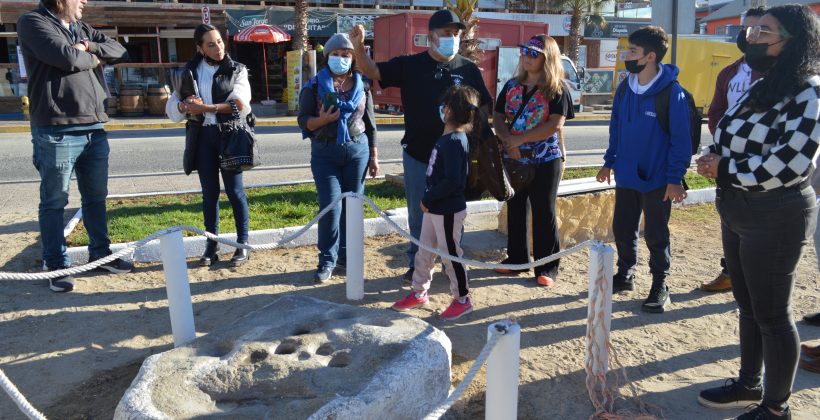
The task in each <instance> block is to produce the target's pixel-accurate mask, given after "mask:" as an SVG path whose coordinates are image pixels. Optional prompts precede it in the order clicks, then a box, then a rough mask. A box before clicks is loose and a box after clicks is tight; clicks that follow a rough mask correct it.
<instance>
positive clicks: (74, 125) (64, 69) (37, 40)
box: [17, 0, 133, 292]
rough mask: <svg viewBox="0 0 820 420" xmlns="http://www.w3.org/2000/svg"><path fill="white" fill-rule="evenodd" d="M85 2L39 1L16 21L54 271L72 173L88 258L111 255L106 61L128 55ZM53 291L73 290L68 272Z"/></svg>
mask: <svg viewBox="0 0 820 420" xmlns="http://www.w3.org/2000/svg"><path fill="white" fill-rule="evenodd" d="M86 1H87V0H42V2H41V3H40V7H39V8H38V9H37V10H33V11H31V12H28V13H26V14H24V15H22V16H20V19H18V20H17V28H18V37H17V39H18V40H19V42H20V46H21V48H22V50H23V58H24V60H25V65H26V69H27V70H28V77H29V82H28V92H29V97H30V100H31V135H32V143H33V145H34V159H33V160H34V166H35V167H36V168H37V170H38V171H39V172H40V210H39V220H40V237H41V241H42V245H43V260H44V261H45V264H46V266H47V267H48V269H49V270H58V269H62V268H66V267H68V266H69V264H70V261H69V258H68V253H67V252H66V242H65V238H64V237H63V226H62V224H63V210H64V209H65V206H66V205H67V204H68V186H69V181H70V178H71V173H72V172H73V171H75V170H76V174H77V184H78V187H79V190H80V194H81V196H82V211H83V223H84V225H85V228H86V230H87V231H88V236H89V239H90V244H89V247H88V254H89V260H95V259H99V258H103V257H105V256H107V255H110V254H111V250H110V249H109V245H110V243H111V241H110V240H109V238H108V226H107V218H106V211H105V197H106V196H107V195H108V153H109V148H108V137H107V134H106V132H105V130H104V129H103V124H104V123H105V122H106V121H108V116H107V115H106V114H105V107H104V105H103V99H105V98H106V93H105V89H104V87H103V85H102V83H104V82H103V80H102V79H101V77H100V76H101V73H99V72H96V71H95V70H96V69H97V67H99V66H100V64H101V63H103V62H106V63H114V62H118V61H123V60H125V59H127V56H128V53H127V52H126V51H125V47H123V46H122V45H120V44H119V43H118V42H117V41H115V40H113V39H111V38H108V37H106V36H105V35H104V34H103V33H101V32H98V31H96V30H94V28H92V27H90V26H89V25H87V24H85V23H83V22H81V21H80V19H81V18H82V13H83V7H84V6H85V3H86ZM132 268H133V265H132V264H130V263H128V262H126V261H123V260H120V259H116V260H114V261H112V262H110V263H107V264H104V265H102V266H100V269H103V270H107V271H110V272H112V273H127V272H129V271H131V269H132ZM49 288H50V289H51V290H53V291H55V292H70V291H71V290H73V288H74V280H73V279H72V278H71V276H63V277H59V278H56V279H51V280H49Z"/></svg>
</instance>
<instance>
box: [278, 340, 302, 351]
mask: <svg viewBox="0 0 820 420" xmlns="http://www.w3.org/2000/svg"><path fill="white" fill-rule="evenodd" d="M298 345H299V342H297V341H296V340H285V341H283V342H282V343H281V344H279V345H278V346H276V350H274V351H273V352H274V353H275V354H293V353H295V352H296V347H297V346H298Z"/></svg>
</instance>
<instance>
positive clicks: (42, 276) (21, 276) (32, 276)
mask: <svg viewBox="0 0 820 420" xmlns="http://www.w3.org/2000/svg"><path fill="white" fill-rule="evenodd" d="M348 196H351V197H355V198H359V199H360V200H362V201H363V202H365V203H367V205H369V206H370V208H372V209H373V211H374V212H376V214H378V215H379V216H380V217H381V218H382V219H384V220H385V221H386V222H387V223H388V225H390V226H391V227H392V228H393V229H394V230H395V231H396V232H397V233H398V234H399V235H400V236H402V237H403V238H405V239H407V240H408V241H410V242H412V243H414V244H416V245H417V246H418V247H419V248H422V249H424V250H426V251H428V252H431V253H433V254H435V255H438V256H439V257H441V258H446V259H448V260H451V261H454V262H458V263H461V264H464V265H467V266H470V267H478V268H487V269H496V268H505V269H509V270H525V269H530V268H535V267H539V266H542V265H544V264H547V263H549V262H552V261H555V260H558V259H560V258H564V257H566V256H569V255H571V254H574V253H576V252H579V251H581V250H583V249H584V248H589V247H590V246H592V245H593V244H595V243H596V241H592V240H589V241H585V242H582V243H580V244H578V245H575V246H573V247H572V248H568V249H565V250H563V251H561V252H557V253H555V254H552V255H550V256H547V257H544V258H541V259H539V260H536V261H533V262H530V263H526V264H494V263H486V262H483V261H476V260H470V259H467V258H462V257H457V256H454V255H450V254H448V253H447V252H446V251H442V250H440V249H436V248H433V247H430V246H428V245H426V244H423V243H421V241H419V240H418V239H416V238H414V237H413V235H411V234H410V233H409V232H407V231H405V230H404V229H403V228H402V227H401V226H399V225H398V223H396V222H395V221H393V219H391V218H390V216H388V215H387V213H385V212H384V210H382V209H381V208H380V207H379V206H378V205H376V203H374V202H373V200H371V199H370V198H368V197H367V196H365V195H364V194H359V193H354V192H346V193H343V194H340V195H339V196H338V197H336V199H335V200H334V201H333V202H332V203H330V204H329V205H328V206H327V207H325V208H324V209H322V211H320V212H319V214H317V215H316V217H314V218H313V219H312V220H311V221H310V222H308V223H307V224H306V225H304V226H302V227H301V228H300V229H299V230H297V231H296V232H294V233H292V234H291V235H288V236H286V237H284V238H282V239H280V240H278V241H274V242H271V243H268V244H259V245H248V244H242V243H238V242H236V241H232V240H230V239H227V238H223V237H220V236H217V235H214V234H213V233H210V232H206V231H204V230H202V229H200V228H198V227H195V226H189V225H177V226H172V227H168V228H165V229H161V230H158V231H156V232H154V233H152V234H150V235H148V236H147V237H145V238H144V239H142V240H140V241H136V242H132V243H130V244H128V245H127V246H126V247H125V248H123V249H121V250H119V251H117V252H115V253H113V254H111V255H109V256H107V257H103V258H100V259H98V260H94V261H93V262H90V263H87V264H84V265H81V266H77V267H71V268H65V269H62V270H54V271H49V272H45V273H2V272H0V280H48V279H52V278H57V277H62V276H67V275H75V274H80V273H83V272H86V271H90V270H93V269H96V268H97V267H99V266H101V265H103V264H106V263H109V262H111V261H114V260H116V259H117V258H121V257H124V256H125V255H127V254H129V253H132V252H134V250H136V249H137V248H140V247H142V246H144V245H145V244H147V243H148V242H151V241H153V240H155V239H158V238H160V237H162V236H164V235H167V234H169V233H172V232H175V231H178V230H180V231H188V232H191V233H195V234H197V235H200V236H204V237H206V238H208V239H210V240H213V241H216V242H219V243H222V244H225V245H228V246H231V247H234V248H241V249H248V250H252V251H260V250H271V249H276V248H279V247H281V246H282V245H284V244H286V243H289V242H292V241H293V240H294V239H296V238H298V237H299V236H301V235H303V234H304V233H305V232H307V230H308V229H310V228H311V227H312V226H313V225H314V224H316V223H317V222H318V221H319V219H321V218H322V217H324V216H325V215H326V214H327V213H328V212H329V211H330V210H332V208H333V207H334V206H335V205H336V204H337V203H338V202H339V201H341V200H342V199H344V198H345V197H348Z"/></svg>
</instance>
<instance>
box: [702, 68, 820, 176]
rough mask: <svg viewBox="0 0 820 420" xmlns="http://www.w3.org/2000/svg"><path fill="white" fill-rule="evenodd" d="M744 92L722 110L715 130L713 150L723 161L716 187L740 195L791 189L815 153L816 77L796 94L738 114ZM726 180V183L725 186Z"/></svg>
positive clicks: (819, 106)
mask: <svg viewBox="0 0 820 420" xmlns="http://www.w3.org/2000/svg"><path fill="white" fill-rule="evenodd" d="M747 99H748V92H747V93H746V94H744V95H743V97H741V98H740V100H738V102H737V103H736V104H735V105H734V106H733V107H732V108H730V109H729V111H727V112H726V115H725V116H724V117H723V118H722V119H721V120H720V122H719V123H718V126H717V129H716V130H715V145H714V146H713V147H712V149H713V151H714V152H715V153H717V154H719V155H721V156H723V157H724V158H728V159H729V162H728V163H729V165H728V174H727V173H725V171H724V172H721V173H720V174H719V175H718V176H719V178H723V177H728V179H721V184H723V185H727V184H729V185H732V186H733V187H735V188H739V189H742V190H746V191H769V190H774V189H778V188H784V187H791V186H795V185H797V184H799V183H800V182H801V181H803V180H805V179H806V178H807V177H808V175H809V172H810V171H811V167H812V162H814V160H815V159H816V158H817V154H818V153H820V148H818V142H820V121H818V120H820V76H818V75H815V76H813V77H811V78H810V79H809V80H808V81H807V87H806V88H805V89H803V90H802V91H801V92H800V93H799V94H798V95H797V96H794V97H792V96H789V97H786V98H784V99H783V100H782V101H780V102H778V103H777V104H776V105H775V106H774V107H773V108H772V109H770V110H768V111H766V112H762V113H753V112H751V111H748V110H745V111H743V112H741V111H742V110H743V107H744V106H745V104H746V102H747ZM727 181H728V182H727Z"/></svg>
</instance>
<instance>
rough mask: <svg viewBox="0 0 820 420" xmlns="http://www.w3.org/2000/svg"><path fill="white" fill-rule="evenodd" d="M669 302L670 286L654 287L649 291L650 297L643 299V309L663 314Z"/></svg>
mask: <svg viewBox="0 0 820 420" xmlns="http://www.w3.org/2000/svg"><path fill="white" fill-rule="evenodd" d="M669 302H670V300H669V287H668V286H659V287H653V288H652V290H650V291H649V297H647V298H646V300H645V301H643V305H642V306H641V310H642V311H644V312H651V313H653V314H662V313H663V311H664V309H665V308H666V305H667V304H668V303H669Z"/></svg>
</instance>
